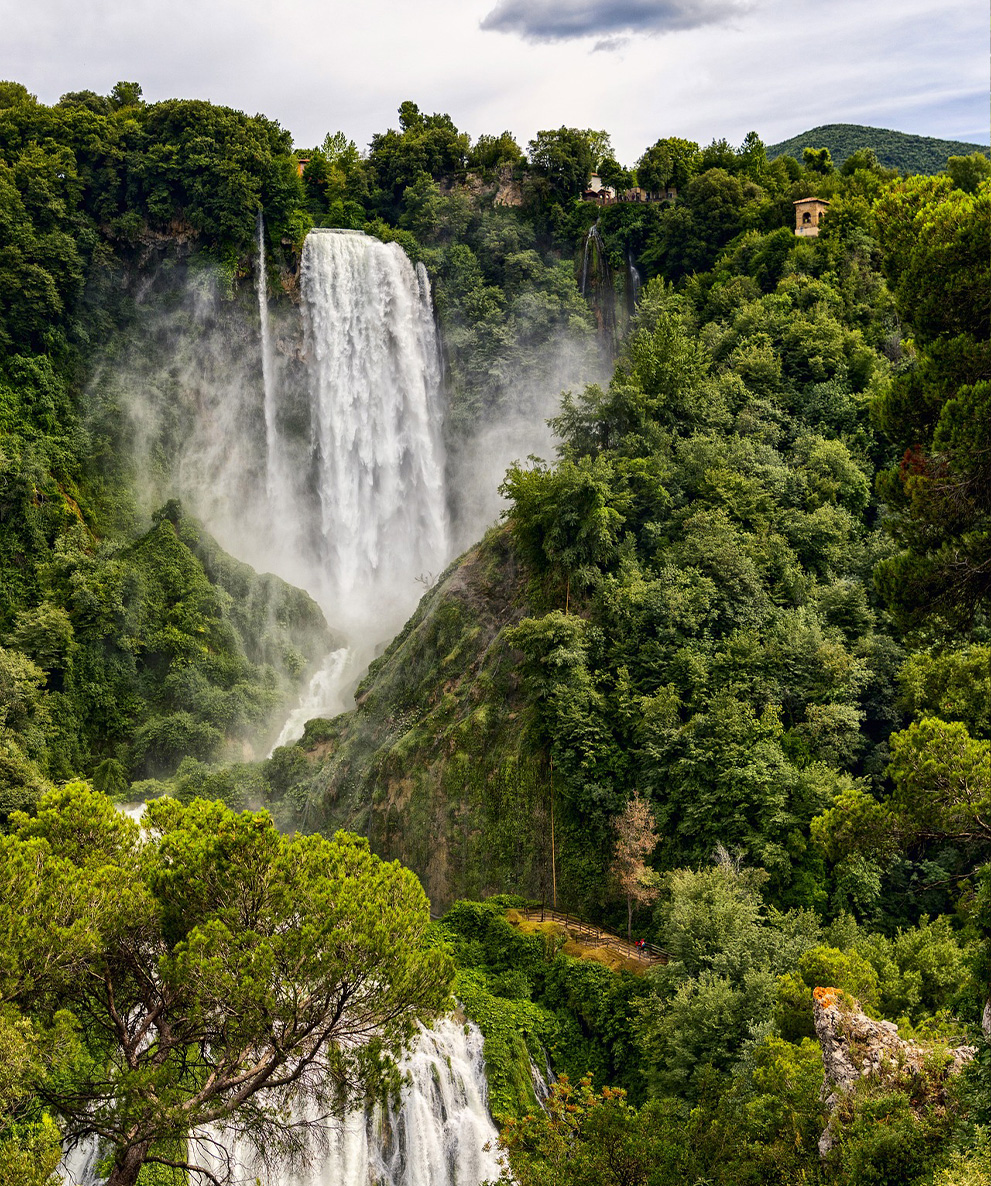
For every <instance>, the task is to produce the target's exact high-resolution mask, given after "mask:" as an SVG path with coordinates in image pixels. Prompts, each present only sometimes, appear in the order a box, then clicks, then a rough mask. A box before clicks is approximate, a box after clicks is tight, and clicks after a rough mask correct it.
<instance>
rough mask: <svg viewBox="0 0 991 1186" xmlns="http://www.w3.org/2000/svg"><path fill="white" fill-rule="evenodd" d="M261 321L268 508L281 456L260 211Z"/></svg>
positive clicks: (276, 490) (272, 497)
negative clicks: (277, 441) (278, 451)
mask: <svg viewBox="0 0 991 1186" xmlns="http://www.w3.org/2000/svg"><path fill="white" fill-rule="evenodd" d="M258 320H259V323H260V326H261V347H262V384H263V387H264V392H265V405H264V406H265V461H266V465H265V489H266V492H267V494H268V500H269V504H270V505H271V504H273V503H274V501H275V499H276V497H277V492H278V485H279V483H278V478H277V475H276V474H275V472H274V465H275V461H276V457H277V456H278V454H277V451H276V448H275V441H276V425H275V412H276V396H277V388H276V375H275V359H274V358H273V356H272V332H271V330H270V328H269V323H268V279H267V275H266V272H265V219H264V217H263V215H262V212H261V210H259V211H258Z"/></svg>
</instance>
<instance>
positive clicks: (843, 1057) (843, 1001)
mask: <svg viewBox="0 0 991 1186" xmlns="http://www.w3.org/2000/svg"><path fill="white" fill-rule="evenodd" d="M812 997H813V1006H812V1009H813V1018H814V1021H815V1029H816V1036H817V1037H818V1039H819V1044H820V1045H821V1046H822V1062H823V1068H824V1070H825V1073H826V1077H825V1080H824V1081H823V1085H822V1093H823V1099H824V1100H825V1103H826V1107H827V1108H828V1109H829V1110H830V1111H831V1112H832V1111H833V1109H834V1108H835V1107H836V1105H837V1104H838V1103H839V1102H840V1100H841V1099H842V1098H843V1097H844V1096H845V1095H846V1094H847V1093H848V1092H850V1091H851V1090H853V1088H854V1086H855V1085H856V1084H857V1082H858V1081H859V1080H861V1079H867V1078H873V1079H875V1080H877V1081H878V1082H880V1083H882V1084H884V1083H889V1084H890V1085H891V1086H894V1085H895V1084H896V1083H898V1082H900V1081H904V1078H905V1076H906V1075H912V1074H916V1075H922V1074H924V1073H927V1072H931V1071H932V1068H933V1062H934V1058H935V1057H936V1056H938V1055H940V1054H942V1055H945V1060H946V1061H945V1066H944V1067H943V1068H942V1070H941V1072H940V1074H941V1077H942V1079H943V1080H944V1081H945V1078H946V1077H948V1076H950V1075H956V1074H959V1073H960V1071H961V1070H962V1069H963V1067H965V1066H966V1065H967V1063H969V1062H970V1061H971V1060H972V1059H973V1058H974V1056H975V1055H976V1053H977V1048H976V1047H975V1046H957V1047H953V1048H949V1049H947V1048H945V1047H939V1046H936V1045H931V1044H924V1043H921V1042H915V1041H911V1040H908V1041H906V1040H905V1039H903V1038H900V1037H899V1036H898V1027H897V1026H896V1025H894V1024H893V1023H892V1022H890V1021H875V1020H874V1019H873V1018H872V1017H868V1016H867V1014H866V1013H864V1011H863V1010H862V1009H861V1007H860V1002H859V1001H856V1000H854V998H853V997H850V996H848V995H847V994H846V993H844V992H842V991H841V990H839V989H836V988H817V989H816V990H815V991H814V992H813V994H812ZM834 1141H835V1131H834V1120H833V1118H832V1117H831V1118H830V1121H829V1123H828V1124H827V1125H826V1128H825V1130H824V1132H823V1134H822V1136H821V1137H820V1138H819V1153H820V1155H821V1156H823V1157H825V1156H826V1155H827V1154H828V1153H829V1151H830V1149H832V1147H833V1144H834Z"/></svg>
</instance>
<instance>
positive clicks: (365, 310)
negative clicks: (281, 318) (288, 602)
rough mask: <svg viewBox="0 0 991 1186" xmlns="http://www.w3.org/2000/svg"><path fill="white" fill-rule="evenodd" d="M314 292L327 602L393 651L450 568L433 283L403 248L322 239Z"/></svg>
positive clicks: (310, 282)
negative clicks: (430, 579)
mask: <svg viewBox="0 0 991 1186" xmlns="http://www.w3.org/2000/svg"><path fill="white" fill-rule="evenodd" d="M302 292H303V309H304V317H305V323H306V325H305V328H306V340H307V352H308V356H309V365H310V371H311V400H310V411H311V423H312V446H313V465H314V478H315V483H316V489H317V494H318V498H319V513H318V522H317V523H316V524H315V526H316V528H317V531H316V541H317V545H318V550H319V562H320V567H321V570H322V578H323V582H324V596H323V601H324V602H325V604H326V605H327V606H328V610H329V614H330V617H331V621H332V623H333V624H339V625H341V626H342V627H343V628H344V629H345V632H351V633H353V632H357V633H359V634H365V635H367V634H368V633H369V632H371V633H372V634H373V635H375V639H376V641H380V640H384V639H387V638H388V637H389V636H390V635H391V634H392V633H393V632H394V631H395V630H396V629H398V627H399V626H400V625H401V624H402V622H403V620H404V619H405V617H406V616H407V614H408V613H409V612H410V611H411V610H412V608H413V606H414V605H415V604H416V602H417V600H418V596H417V594H418V592H419V591H421V590H419V589H418V586H417V584H416V579H417V577H418V576H420V575H421V574H424V573H427V572H430V573H435V574H436V573H438V572H439V571H440V569H441V568H442V567H443V566H444V564H445V562H446V560H447V546H448V545H447V511H446V502H445V490H444V456H443V449H442V445H441V439H440V406H439V397H440V362H439V351H438V348H437V338H436V332H435V329H434V323H433V316H432V313H431V309H430V304H429V289H428V287H427V284H426V275H425V273H424V272H423V271H422V270H421V272H420V273H419V274H417V272H415V271H414V269H413V267H412V265H411V264H410V262H409V260H408V259H407V257H406V255H405V253H404V252H403V250H402V248H401V247H399V246H398V245H397V244H385V243H380V242H379V241H378V240H377V239H372V238H369V237H368V236H366V235H363V234H361V233H360V232H340V231H312V232H311V233H310V234H309V235H308V236H307V239H306V243H305V245H304V247H303V260H302Z"/></svg>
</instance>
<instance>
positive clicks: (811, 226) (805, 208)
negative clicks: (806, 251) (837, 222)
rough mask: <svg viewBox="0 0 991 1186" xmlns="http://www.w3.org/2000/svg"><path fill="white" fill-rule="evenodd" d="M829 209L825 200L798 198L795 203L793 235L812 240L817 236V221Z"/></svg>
mask: <svg viewBox="0 0 991 1186" xmlns="http://www.w3.org/2000/svg"><path fill="white" fill-rule="evenodd" d="M828 209H829V203H828V202H827V201H826V199H825V198H799V199H798V201H797V202H796V203H795V234H796V235H805V236H806V237H809V238H814V237H815V236H816V235H818V234H819V220H820V219H821V218H822V216H823V215H824V214H825V213H826V211H827V210H828Z"/></svg>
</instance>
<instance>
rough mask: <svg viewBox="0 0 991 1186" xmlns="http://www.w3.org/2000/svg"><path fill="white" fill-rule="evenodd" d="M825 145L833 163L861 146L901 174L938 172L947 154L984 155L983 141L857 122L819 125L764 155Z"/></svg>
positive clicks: (986, 150) (838, 161) (772, 146)
mask: <svg viewBox="0 0 991 1186" xmlns="http://www.w3.org/2000/svg"><path fill="white" fill-rule="evenodd" d="M810 144H811V145H815V146H816V147H825V148H828V149H829V151H830V153H831V154H832V157H833V160H834V161H835V162H836V164H837V165H842V164H843V162H844V161H845V160H846V159H847V157H848V156H852V155H853V154H854V153H855V152H857V151H858V150H860V149H863V148H869V149H871V150H872V151H873V152H874V153H876V154H877V159H878V160H879V161H880V163H881V164H882V165H884V166H885V168H888V169H898V170H899V171H900V172H902V173H939V172H940V171H941V170H942V169H945V168H946V160H947V157H951V156H970V155H971V154H972V153H975V152H979V153H982V154H983V155H984V156H987V155H988V147H987V145H986V144H969V143H967V142H966V141H963V140H940V139H938V138H937V137H935V136H912V135H910V134H909V133H907V132H893V131H891V129H890V128H866V127H863V126H862V125H860V124H821V125H820V126H819V127H816V128H811V129H810V130H809V131H808V132H801V133H799V135H797V136H792V137H791V139H790V140H782V141H781V143H780V144H772V145H770V146H769V147H768V150H767V152H768V155H769V156H771V157H776V156H786V155H787V156H798V155H799V154H800V153H801V151H802V149H803V148H806V147H808V146H809V145H810Z"/></svg>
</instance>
